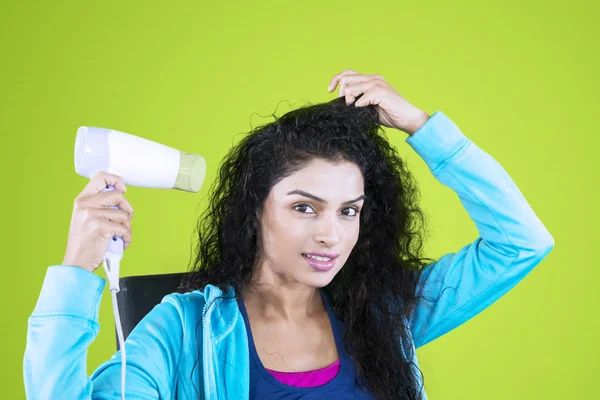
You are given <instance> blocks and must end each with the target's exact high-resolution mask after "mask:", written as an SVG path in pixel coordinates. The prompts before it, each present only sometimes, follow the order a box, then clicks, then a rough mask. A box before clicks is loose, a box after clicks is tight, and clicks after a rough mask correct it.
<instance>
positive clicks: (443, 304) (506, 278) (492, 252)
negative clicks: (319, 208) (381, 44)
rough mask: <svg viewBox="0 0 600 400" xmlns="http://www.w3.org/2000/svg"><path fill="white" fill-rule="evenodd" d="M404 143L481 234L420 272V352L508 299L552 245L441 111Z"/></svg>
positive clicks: (517, 195) (416, 324) (495, 167)
mask: <svg viewBox="0 0 600 400" xmlns="http://www.w3.org/2000/svg"><path fill="white" fill-rule="evenodd" d="M406 142H407V143H408V144H409V145H410V146H411V147H412V148H413V149H414V150H415V151H416V152H417V153H418V154H419V155H420V156H421V157H422V158H423V160H424V161H425V162H426V164H427V166H428V167H429V169H430V170H431V172H432V173H433V175H434V176H435V178H436V179H437V180H438V181H439V182H441V183H442V184H443V185H445V186H447V187H449V188H450V189H452V190H454V191H455V192H456V194H457V195H458V197H459V199H460V202H461V203H462V205H463V206H464V207H465V209H466V211H467V213H468V214H469V216H470V218H471V219H472V220H473V221H474V222H475V225H476V226H477V230H478V231H479V237H478V238H477V239H475V241H473V242H472V243H470V244H467V245H466V246H464V247H462V248H461V249H459V250H458V251H457V252H455V253H448V254H445V255H443V256H442V257H441V258H440V259H439V260H438V261H436V262H433V263H431V264H428V265H426V266H425V267H423V269H422V270H421V271H420V273H419V280H418V285H417V291H416V295H417V297H418V299H417V305H416V308H415V310H414V312H413V313H412V314H411V318H410V321H409V323H410V330H411V334H412V336H413V340H414V344H415V348H418V347H420V346H423V345H425V344H427V343H429V342H431V341H432V340H434V339H436V338H438V337H440V336H442V335H444V334H445V333H447V332H449V331H451V330H452V329H454V328H456V327H458V326H460V325H461V324H463V323H464V322H466V321H468V320H469V319H471V318H472V317H474V316H475V315H477V314H478V313H480V312H481V311H482V310H484V309H485V308H486V307H488V306H489V305H491V304H492V303H494V302H495V301H496V300H498V299H499V298H500V297H501V296H502V295H504V294H505V293H507V292H508V291H509V290H510V289H512V288H513V287H514V286H515V285H516V284H517V283H519V281H521V280H522V279H523V278H524V277H525V276H526V275H527V274H528V273H529V272H530V271H531V270H532V269H533V268H534V267H535V266H536V265H538V264H539V263H540V261H541V260H542V259H543V258H544V257H545V256H546V255H547V254H548V253H549V252H550V251H551V250H552V248H553V247H554V240H553V238H552V236H551V235H550V233H549V232H548V231H547V230H546V228H545V227H544V225H543V224H542V222H541V221H540V220H539V218H538V217H537V216H536V214H535V213H534V212H533V210H532V209H531V207H530V206H529V204H528V203H527V201H526V200H525V198H524V197H523V195H522V194H521V192H520V191H519V189H518V188H517V186H516V185H515V183H514V182H513V180H512V179H511V178H510V176H509V175H508V173H507V172H506V171H505V170H504V169H503V168H502V167H501V166H500V164H499V163H498V162H497V161H496V160H495V159H494V158H492V157H491V156H490V155H489V154H487V153H486V152H484V151H483V150H482V149H480V148H479V147H478V146H477V145H476V144H475V143H473V142H472V141H471V140H470V139H468V138H467V137H465V136H464V135H463V133H462V132H461V131H460V130H459V128H458V127H457V126H456V125H455V124H454V123H453V122H452V121H451V120H450V119H449V118H448V117H446V115H444V114H443V113H442V112H441V111H437V112H436V113H435V114H433V115H432V116H431V117H430V119H429V120H428V121H427V122H426V123H425V124H424V125H423V126H422V127H421V129H419V130H418V131H417V132H415V134H414V135H413V136H409V137H408V138H407V139H406Z"/></svg>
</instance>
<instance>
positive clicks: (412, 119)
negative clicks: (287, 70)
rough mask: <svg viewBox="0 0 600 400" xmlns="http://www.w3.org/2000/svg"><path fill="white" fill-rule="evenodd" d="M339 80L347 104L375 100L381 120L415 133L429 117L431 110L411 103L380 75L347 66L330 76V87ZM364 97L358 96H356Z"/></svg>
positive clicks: (333, 86) (360, 103)
mask: <svg viewBox="0 0 600 400" xmlns="http://www.w3.org/2000/svg"><path fill="white" fill-rule="evenodd" d="M338 83H339V84H340V92H339V95H338V97H342V96H344V97H345V98H346V104H348V105H349V104H351V103H353V102H354V106H355V107H362V106H367V105H369V104H375V105H376V106H377V112H378V113H379V123H380V124H381V125H384V126H387V127H389V128H396V129H399V130H401V131H404V132H406V133H408V134H409V135H411V136H412V135H413V134H414V133H415V132H416V131H418V130H419V128H421V126H423V124H424V123H425V122H427V120H428V119H429V117H430V116H429V114H427V113H426V112H425V111H422V110H420V109H419V108H417V107H415V106H413V105H412V104H410V103H409V102H408V101H406V99H404V97H402V96H400V94H399V93H398V92H396V91H395V90H394V88H392V87H391V86H390V85H389V84H388V83H387V82H386V81H385V79H383V77H382V76H381V75H376V74H375V75H363V74H360V73H358V72H356V71H353V70H350V69H347V70H345V71H343V72H340V73H339V74H337V75H335V76H334V77H333V78H331V81H330V82H329V88H328V91H329V92H331V91H332V90H335V88H336V86H337V84H338ZM361 93H363V95H362V97H361V98H360V99H358V100H356V97H358V96H360V94H361Z"/></svg>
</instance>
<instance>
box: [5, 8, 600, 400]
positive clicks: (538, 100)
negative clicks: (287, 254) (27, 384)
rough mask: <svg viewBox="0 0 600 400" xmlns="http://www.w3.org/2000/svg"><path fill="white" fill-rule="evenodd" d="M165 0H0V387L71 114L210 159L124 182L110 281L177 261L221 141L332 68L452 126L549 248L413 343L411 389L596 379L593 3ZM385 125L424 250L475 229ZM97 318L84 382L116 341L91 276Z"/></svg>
mask: <svg viewBox="0 0 600 400" xmlns="http://www.w3.org/2000/svg"><path fill="white" fill-rule="evenodd" d="M168 3H169V4H170V5H168V6H167V5H166V2H154V3H152V2H148V1H143V2H142V1H138V2H135V3H134V2H123V1H101V2H86V1H81V0H80V1H69V2H58V1H57V2H6V1H5V2H2V5H1V6H0V41H1V42H0V43H1V53H0V58H1V63H0V65H1V68H2V74H1V75H0V92H1V93H2V95H1V100H0V102H1V107H0V113H1V119H0V135H1V139H0V140H1V142H0V149H1V151H2V157H0V160H1V161H0V162H1V163H2V164H1V165H0V167H1V168H0V171H1V174H2V175H1V179H2V184H3V188H2V196H0V198H1V201H2V204H1V206H2V210H3V218H2V222H3V225H2V231H3V233H4V236H3V240H2V254H3V260H2V267H3V268H2V269H3V271H4V274H3V278H4V279H3V280H4V285H3V290H2V291H1V295H0V296H1V297H0V300H1V301H2V304H3V306H4V312H3V313H2V314H3V323H2V327H1V328H0V331H1V332H2V350H1V351H2V365H3V368H2V369H3V371H2V382H3V387H2V396H1V397H2V398H10V399H21V398H25V395H24V388H23V374H22V365H23V363H22V361H23V353H24V350H25V342H26V332H27V318H28V316H29V315H30V313H31V312H32V310H33V308H34V306H35V303H36V301H37V297H38V295H39V291H40V289H41V285H42V282H43V279H44V275H45V272H46V269H47V267H48V266H49V265H52V264H59V263H61V262H62V259H63V255H64V251H65V247H66V238H67V233H68V228H69V221H70V217H71V211H72V202H73V199H74V198H75V196H76V195H77V194H78V193H79V192H80V191H81V190H82V189H83V188H84V186H85V185H86V183H87V182H88V180H87V179H86V178H83V177H80V176H79V175H76V174H75V171H74V166H73V145H74V141H75V134H76V131H77V128H78V127H79V126H81V125H90V126H101V127H107V128H112V129H117V130H121V131H124V132H127V133H131V134H134V135H138V136H142V137H145V138H148V139H150V140H154V141H158V142H160V143H163V144H166V145H169V146H171V147H174V148H177V149H180V150H183V151H187V152H191V153H198V154H202V155H204V156H205V157H206V159H207V162H208V175H207V181H206V183H205V185H204V187H203V189H202V190H201V192H200V193H198V194H189V193H183V192H176V191H168V190H151V189H144V188H134V187H130V188H129V191H128V192H127V198H128V199H129V201H130V202H131V204H132V205H133V207H134V208H135V210H136V217H135V219H134V221H133V236H134V241H133V244H132V246H131V248H130V249H128V250H127V252H126V256H125V258H124V260H123V264H122V276H126V275H141V274H155V273H168V272H178V271H183V270H185V267H186V265H187V263H188V260H189V257H190V251H191V250H190V247H191V246H192V239H193V230H194V227H195V223H196V219H197V217H198V216H199V215H200V212H201V211H202V210H203V209H204V207H205V204H206V194H207V190H208V187H209V184H210V183H211V182H212V181H213V180H214V177H215V171H216V169H217V167H218V165H219V164H220V161H221V159H222V157H223V156H224V155H225V153H226V152H227V150H228V149H229V148H230V147H231V146H232V144H234V143H236V142H237V141H238V140H239V139H240V138H241V136H242V135H243V134H244V133H245V132H247V131H248V130H249V129H250V128H251V127H252V126H256V125H258V124H263V123H266V122H269V121H271V120H272V117H270V115H271V113H273V112H276V113H277V115H281V114H283V113H284V112H287V111H289V110H290V109H292V108H296V107H299V106H301V105H305V104H307V103H308V102H311V103H316V102H321V101H327V100H329V99H331V98H333V97H334V96H336V94H333V93H328V92H327V85H328V83H329V80H330V78H331V77H332V76H333V75H334V74H336V73H338V72H340V71H342V70H344V69H346V68H351V69H354V70H357V71H358V72H360V73H365V74H367V73H369V74H370V73H377V74H381V75H383V77H384V78H385V79H386V80H387V81H388V83H390V84H391V85H392V86H393V87H394V88H395V89H396V90H398V91H399V92H400V93H401V94H402V95H403V96H404V97H406V98H407V99H408V100H409V101H410V102H412V103H413V104H415V105H417V106H418V107H420V108H422V109H424V110H426V111H427V112H429V113H433V112H435V111H436V110H442V111H443V112H444V113H445V114H446V115H448V116H449V117H450V118H452V119H453V121H454V122H456V123H457V125H458V126H459V127H460V128H461V130H462V131H463V133H465V135H467V136H468V137H469V138H470V139H472V140H473V141H474V142H475V143H477V144H478V145H479V146H480V147H481V148H482V149H484V150H485V151H487V152H488V153H490V154H491V155H492V156H493V157H494V158H495V159H497V160H498V161H499V162H500V163H501V164H502V165H503V167H504V168H505V169H506V170H507V171H508V172H509V174H510V175H511V177H512V178H513V179H514V181H515V182H516V183H517V185H518V187H519V188H520V190H521V191H522V193H523V194H524V196H525V197H526V199H527V200H528V202H529V203H530V204H531V206H532V207H533V209H534V210H535V212H536V214H537V215H538V216H539V217H540V219H541V220H542V222H543V223H544V225H545V226H546V227H547V228H548V230H549V231H550V233H551V234H552V236H553V237H554V240H555V248H554V250H553V251H552V252H551V253H550V255H549V256H548V257H547V258H546V259H544V260H543V262H542V263H541V264H540V265H539V266H538V267H536V268H535V269H534V271H533V272H532V273H531V274H530V275H528V276H527V277H526V278H525V279H524V280H523V281H522V282H521V283H519V284H518V285H517V286H516V287H515V288H514V289H513V290H511V291H510V292H509V293H508V294H507V295H506V296H504V297H503V298H501V299H500V300H499V301H497V302H496V303H494V304H493V305H492V306H490V307H489V308H488V309H486V310H485V311H483V312H482V313H481V314H480V315H478V316H477V317H475V318H474V319H472V320H470V321H468V322H467V323H465V324H464V325H462V326H461V327H460V328H458V329H455V330H453V331H452V332H450V333H448V334H446V335H444V336H443V337H440V338H439V339H437V340H436V341H434V342H432V343H430V344H428V345H426V346H424V347H423V348H421V349H419V350H418V356H419V359H420V363H421V368H422V371H423V373H424V375H425V385H426V390H427V392H428V394H429V397H430V398H431V399H433V400H437V399H503V400H504V399H566V398H569V399H572V398H590V397H591V396H593V395H594V394H595V393H597V392H598V390H597V389H595V388H594V387H593V385H594V380H595V379H596V375H597V373H598V372H600V368H598V367H599V361H598V358H599V356H600V354H599V353H600V352H599V348H598V345H597V344H596V338H597V336H598V334H599V333H600V330H599V323H598V316H599V313H598V311H597V308H598V305H599V301H598V293H599V290H598V278H599V275H600V274H599V273H598V267H597V263H596V262H595V261H594V258H593V256H592V255H593V249H594V248H596V247H595V246H594V245H595V244H596V242H597V240H598V238H599V235H598V228H597V224H598V211H597V206H594V204H597V197H596V196H595V194H596V193H597V189H596V188H595V187H594V186H595V185H597V184H598V177H597V175H598V172H599V169H598V158H597V156H595V157H594V155H595V154H596V153H597V149H598V144H600V141H599V140H598V139H597V137H598V134H599V132H598V115H599V112H598V106H599V104H598V103H599V101H598V98H599V97H598V89H600V85H599V78H598V71H599V70H600V65H599V64H600V63H599V61H598V40H599V38H600V35H599V33H600V29H599V28H598V24H597V22H596V21H597V18H598V16H599V14H600V13H599V6H598V2H592V1H583V0H572V1H569V2H562V3H560V4H559V3H549V2H547V1H540V0H536V1H529V0H528V1H515V0H511V1H504V2H493V3H492V2H481V1H468V2H464V1H458V2H456V1H453V2H446V1H425V2H422V1H418V2H417V1H411V2H405V1H398V0H393V1H388V0H378V1H374V2H366V1H355V0H346V1H335V2H334V1H329V2H324V1H303V2H285V1H276V2H275V1H251V2H239V1H237V2H231V1H230V2H223V3H222V4H219V3H217V2H199V1H189V2H176V1H171V2H168ZM594 3H595V4H594ZM387 133H388V136H389V138H390V140H391V141H392V142H393V144H394V145H395V146H396V147H397V148H398V151H399V152H400V154H401V155H403V156H404V157H405V158H406V159H407V160H408V162H409V164H410V165H411V168H412V170H413V171H414V173H415V175H416V178H417V179H418V181H419V184H420V187H421V191H422V194H423V200H422V204H421V205H422V206H423V208H424V209H425V211H426V213H427V216H428V219H429V221H430V222H429V224H430V232H431V234H430V237H429V238H428V241H427V244H426V247H425V253H426V255H428V256H431V257H440V256H441V255H443V254H444V253H447V252H454V251H457V250H458V249H459V248H460V247H462V246H464V245H465V244H467V243H471V242H472V241H473V240H474V239H475V238H476V237H477V235H478V232H477V230H476V227H475V225H474V223H473V222H472V221H471V220H470V219H469V216H468V214H467V213H466V211H465V210H464V209H463V208H462V206H461V204H460V202H459V200H458V197H457V196H456V195H455V193H454V192H452V191H451V190H450V189H448V188H446V187H444V186H442V185H441V184H440V183H439V182H437V181H436V180H435V178H434V177H433V176H432V175H431V173H430V172H429V170H428V169H427V167H426V165H425V163H424V162H423V161H422V160H421V159H420V158H419V157H418V155H417V154H416V153H414V151H413V150H412V149H411V148H410V147H409V146H408V145H407V144H406V143H404V139H405V137H406V134H404V133H403V132H400V131H396V130H387ZM596 249H597V248H596ZM97 273H99V274H100V275H101V276H104V271H103V270H102V268H100V269H99V270H98V272H97ZM82 290H85V288H82ZM100 323H101V326H102V329H101V330H100V334H99V336H98V337H97V339H96V340H95V341H94V342H93V343H92V345H91V346H90V348H89V352H88V375H91V372H92V371H93V370H94V369H95V368H96V367H97V366H98V365H99V364H100V363H101V362H102V361H104V360H106V359H108V358H109V357H110V356H111V355H112V353H113V352H114V351H115V333H114V324H113V315H112V307H111V298H110V296H109V293H108V290H107V289H105V292H104V295H103V299H102V305H101V315H100Z"/></svg>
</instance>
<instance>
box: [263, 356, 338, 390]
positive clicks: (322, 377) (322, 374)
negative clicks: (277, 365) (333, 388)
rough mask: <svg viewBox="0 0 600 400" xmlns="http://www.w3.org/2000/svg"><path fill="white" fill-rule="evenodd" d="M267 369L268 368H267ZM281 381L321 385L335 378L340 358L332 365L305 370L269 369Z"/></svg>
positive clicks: (288, 383)
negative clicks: (281, 370)
mask: <svg viewBox="0 0 600 400" xmlns="http://www.w3.org/2000/svg"><path fill="white" fill-rule="evenodd" d="M265 369H266V368H265ZM267 371H269V373H270V374H271V375H273V376H274V377H275V379H277V380H278V381H279V382H281V383H285V384H286V385H290V386H296V387H304V388H306V387H315V386H321V385H324V384H326V383H327V382H329V381H330V380H332V379H333V378H335V376H336V375H337V374H338V372H339V371H340V360H337V361H336V362H334V363H333V364H331V365H330V366H327V367H324V368H321V369H315V370H312V371H303V372H279V371H273V370H271V369H267Z"/></svg>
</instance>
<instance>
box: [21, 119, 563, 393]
mask: <svg viewBox="0 0 600 400" xmlns="http://www.w3.org/2000/svg"><path fill="white" fill-rule="evenodd" d="M405 141H406V143H408V144H409V145H410V146H411V147H412V148H413V149H414V150H415V151H416V152H417V153H418V154H419V155H420V156H421V157H422V159H423V160H424V161H425V162H426V163H427V165H428V167H429V169H430V171H431V172H432V173H433V175H434V177H435V178H436V179H437V180H438V181H439V182H441V183H442V184H443V185H445V186H447V187H449V188H450V189H452V190H454V191H455V192H456V194H457V195H458V197H459V199H460V201H461V203H462V204H463V206H464V207H465V209H466V211H467V212H468V214H469V216H470V218H471V219H472V220H473V221H474V222H475V225H476V226H477V229H478V231H479V234H480V237H478V238H477V239H475V240H474V241H473V242H472V243H470V244H467V245H465V246H464V247H462V248H461V249H459V250H458V251H457V252H455V253H448V254H445V255H444V256H442V257H441V258H440V259H439V260H438V261H437V262H434V263H431V264H429V265H427V266H425V267H424V269H423V271H422V273H421V274H420V281H419V288H421V290H418V292H419V293H418V294H421V295H422V296H423V297H424V298H425V299H428V300H433V299H438V298H439V299H438V300H437V301H436V302H431V301H426V300H425V299H424V298H420V300H419V303H418V304H417V307H416V309H415V311H414V313H413V314H412V316H411V318H410V320H409V321H408V324H409V327H410V332H411V343H409V344H404V348H405V349H406V350H407V352H405V356H406V357H409V358H411V359H412V361H413V362H414V363H415V364H417V365H418V360H417V357H416V352H415V349H417V348H419V347H421V346H423V345H425V344H426V343H429V342H431V341H432V340H434V339H436V338H438V337H440V336H442V335H444V334H445V333H447V332H449V331H451V330H452V329H454V328H456V327H458V326H460V325H461V324H463V323H464V322H466V321H468V320H469V319H471V318H473V317H474V316H475V315H477V314H478V313H480V312H481V311H482V310H484V309H485V308H486V307H488V306H489V305H491V304H492V303H494V302H495V301H496V300H498V299H499V298H500V297H501V296H502V295H504V294H505V293H507V292H508V291H509V290H510V289H512V288H513V287H514V286H515V285H516V284H517V283H518V282H519V281H521V280H522V279H523V278H524V277H525V276H526V275H527V274H528V273H529V272H530V271H531V270H532V269H533V268H534V267H535V266H536V265H538V264H539V263H540V261H541V260H542V259H543V258H544V257H545V256H546V255H547V254H548V253H549V252H550V251H551V250H552V248H553V247H554V240H553V238H552V236H551V235H550V233H549V232H548V231H547V230H546V228H545V227H544V225H543V224H542V222H541V221H540V220H539V218H538V217H537V216H536V214H535V213H534V211H533V210H532V209H531V207H530V206H529V204H528V203H527V201H526V200H525V198H524V197H523V195H522V194H521V192H520V191H519V189H518V188H517V186H516V185H515V183H514V182H513V180H512V179H511V178H510V176H509V175H508V174H507V172H506V171H505V170H504V169H503V168H502V167H501V166H500V165H499V164H498V162H497V161H496V160H495V159H493V158H492V157H491V156H490V155H489V154H487V153H486V152H484V151H483V150H482V149H480V148H479V147H478V146H477V145H475V144H474V143H473V142H472V141H471V140H470V139H468V138H467V137H465V136H464V134H463V133H462V132H461V131H460V130H459V128H458V127H457V126H456V125H455V124H454V123H453V122H452V121H451V120H450V119H449V118H448V117H447V116H446V115H444V114H443V113H442V112H441V111H437V112H436V113H435V114H433V115H432V116H431V117H430V119H429V120H428V121H427V122H426V123H425V124H424V125H423V126H422V127H421V129H419V130H418V131H417V132H415V134H414V135H412V136H408V137H407V138H406V140H405ZM105 284H106V281H105V280H104V278H102V277H100V276H98V275H95V274H94V273H91V272H89V271H87V270H84V269H82V268H79V267H76V266H69V265H54V266H50V267H49V268H48V269H47V271H46V276H45V279H44V282H43V285H42V290H41V293H40V296H39V299H38V302H37V304H36V306H35V309H34V310H33V313H32V314H31V316H30V317H29V319H28V330H27V345H26V349H25V355H24V360H23V373H24V381H25V391H26V395H27V398H28V399H39V400H43V399H98V400H100V399H120V388H121V365H120V364H121V354H120V351H117V352H115V354H114V355H113V356H112V357H111V358H110V359H109V360H108V361H106V362H104V363H103V364H102V365H100V366H99V367H98V368H97V369H96V370H95V371H94V372H93V374H92V376H91V377H88V375H87V372H86V356H87V349H88V346H89V345H90V343H92V341H93V340H94V339H95V338H96V336H97V334H98V331H99V329H100V325H99V324H98V313H99V308H100V300H101V296H102V292H103V289H104V286H105ZM447 287H450V288H453V289H452V290H443V289H444V288H447ZM223 295H224V293H222V291H221V290H220V289H219V288H217V287H215V286H212V285H208V286H207V287H206V288H205V289H204V290H203V291H200V290H195V291H192V292H188V293H185V294H180V293H172V294H169V295H167V296H165V297H164V298H163V299H162V302H161V303H160V304H158V305H156V306H155V307H154V309H153V310H152V311H151V312H150V313H148V314H147V315H146V316H145V317H144V318H143V319H142V321H140V323H139V324H138V325H137V326H136V327H135V329H134V330H133V331H132V332H131V334H130V335H129V337H128V338H127V340H126V355H127V366H126V369H127V372H126V390H125V392H126V398H127V399H131V400H142V399H196V398H200V399H206V400H222V399H247V398H248V396H249V395H248V390H249V349H248V340H247V336H246V328H245V325H244V322H243V319H242V316H241V314H240V311H239V308H238V305H237V302H236V301H235V298H234V293H233V292H232V291H230V292H229V293H225V296H224V297H229V298H230V299H231V300H229V299H225V298H223ZM417 378H418V379H419V381H420V376H417ZM420 382H421V383H422V381H420ZM422 395H423V398H424V399H426V394H425V390H424V388H423V389H422Z"/></svg>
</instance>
